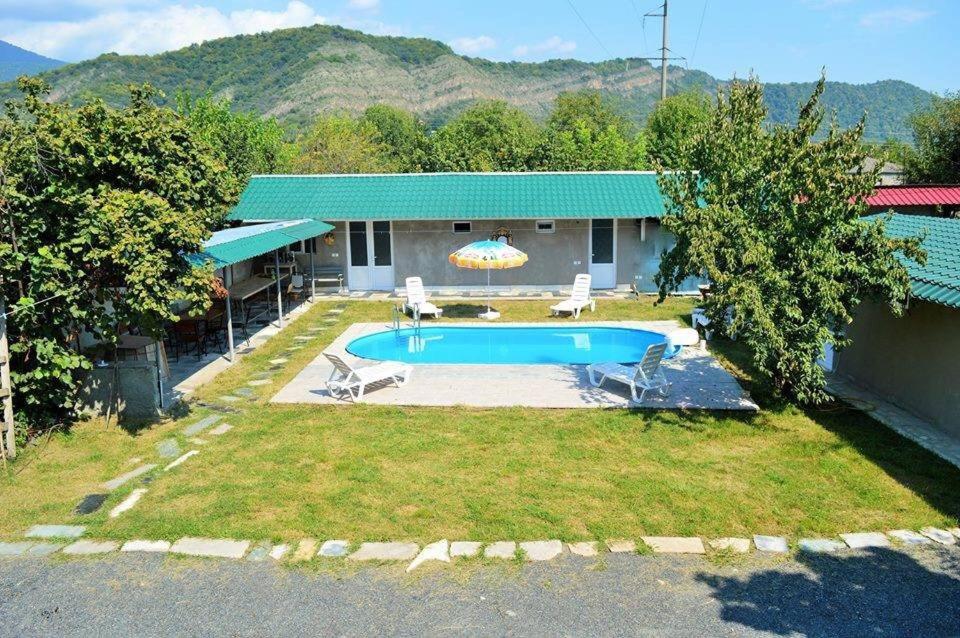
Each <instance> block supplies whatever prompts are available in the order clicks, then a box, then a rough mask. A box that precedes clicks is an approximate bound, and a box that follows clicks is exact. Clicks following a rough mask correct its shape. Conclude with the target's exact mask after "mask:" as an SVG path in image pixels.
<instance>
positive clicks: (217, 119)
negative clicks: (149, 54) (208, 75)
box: [176, 92, 294, 181]
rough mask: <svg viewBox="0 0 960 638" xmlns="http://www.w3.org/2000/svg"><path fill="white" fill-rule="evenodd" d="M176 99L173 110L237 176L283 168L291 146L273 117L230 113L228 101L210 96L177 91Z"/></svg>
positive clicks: (245, 178)
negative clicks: (184, 119)
mask: <svg viewBox="0 0 960 638" xmlns="http://www.w3.org/2000/svg"><path fill="white" fill-rule="evenodd" d="M176 102H177V112H178V113H179V114H180V115H181V116H183V117H184V118H186V120H187V123H188V124H189V125H190V128H191V129H193V131H194V132H195V133H196V134H197V136H198V137H199V139H202V140H204V141H205V142H207V143H208V144H209V145H210V146H211V147H212V148H214V149H215V150H217V151H219V153H220V159H221V160H222V161H223V162H224V163H225V164H226V165H227V166H228V167H229V168H230V171H231V172H232V173H233V175H234V176H235V177H236V178H237V179H239V180H241V181H245V180H247V179H249V177H250V176H251V175H255V174H264V173H281V172H285V171H286V170H287V167H288V166H289V163H290V160H291V159H292V156H293V152H294V149H293V145H292V144H290V143H289V142H287V141H286V133H285V132H284V130H283V127H281V126H280V124H278V123H277V121H276V120H274V119H272V118H264V117H261V116H259V115H257V114H256V113H234V112H233V111H232V110H231V105H230V101H229V100H215V99H213V97H211V96H210V95H206V96H204V97H201V98H199V99H194V98H191V97H190V94H189V93H187V92H181V93H179V94H178V95H177V99H176Z"/></svg>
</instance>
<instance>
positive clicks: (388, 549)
mask: <svg viewBox="0 0 960 638" xmlns="http://www.w3.org/2000/svg"><path fill="white" fill-rule="evenodd" d="M419 552H420V546H419V545H417V544H416V543H363V544H362V545H360V549H358V550H357V551H355V552H354V553H352V554H350V555H349V556H348V557H347V558H348V559H350V560H413V559H414V558H415V557H416V555H417V554H418V553H419Z"/></svg>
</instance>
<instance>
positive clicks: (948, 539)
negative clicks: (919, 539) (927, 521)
mask: <svg viewBox="0 0 960 638" xmlns="http://www.w3.org/2000/svg"><path fill="white" fill-rule="evenodd" d="M920 533H921V534H923V535H924V536H926V537H927V538H929V539H930V540H932V541H937V542H938V543H940V544H941V545H956V543H957V539H956V538H954V536H953V534H951V533H950V532H949V531H948V530H945V529H938V528H936V527H924V528H923V529H921V530H920Z"/></svg>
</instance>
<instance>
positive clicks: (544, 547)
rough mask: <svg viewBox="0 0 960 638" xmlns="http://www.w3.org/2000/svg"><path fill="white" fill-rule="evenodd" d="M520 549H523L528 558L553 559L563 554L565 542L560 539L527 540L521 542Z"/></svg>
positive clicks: (536, 559)
mask: <svg viewBox="0 0 960 638" xmlns="http://www.w3.org/2000/svg"><path fill="white" fill-rule="evenodd" d="M520 549H521V550H523V557H524V558H525V559H526V560H529V561H533V562H540V561H545V560H553V559H554V558H556V557H557V556H559V555H560V554H562V553H563V543H561V542H560V541H558V540H549V541H526V542H524V543H520Z"/></svg>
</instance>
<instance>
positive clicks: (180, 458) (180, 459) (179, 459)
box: [163, 450, 200, 472]
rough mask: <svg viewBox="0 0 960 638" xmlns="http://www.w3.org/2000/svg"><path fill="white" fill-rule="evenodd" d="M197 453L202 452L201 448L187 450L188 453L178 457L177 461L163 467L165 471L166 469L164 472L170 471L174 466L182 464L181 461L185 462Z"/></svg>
mask: <svg viewBox="0 0 960 638" xmlns="http://www.w3.org/2000/svg"><path fill="white" fill-rule="evenodd" d="M197 454H200V450H190V451H189V452H187V453H186V454H184V455H183V456H180V457H177V459H176V460H175V461H173V462H172V463H170V465H168V466H167V467H165V468H163V471H164V472H169V471H170V470H172V469H173V468H175V467H177V466H178V465H180V464H181V463H183V462H184V461H186V460H187V459H189V458H190V457H191V456H196V455H197Z"/></svg>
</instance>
